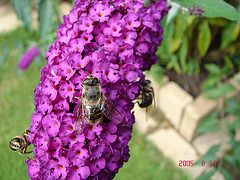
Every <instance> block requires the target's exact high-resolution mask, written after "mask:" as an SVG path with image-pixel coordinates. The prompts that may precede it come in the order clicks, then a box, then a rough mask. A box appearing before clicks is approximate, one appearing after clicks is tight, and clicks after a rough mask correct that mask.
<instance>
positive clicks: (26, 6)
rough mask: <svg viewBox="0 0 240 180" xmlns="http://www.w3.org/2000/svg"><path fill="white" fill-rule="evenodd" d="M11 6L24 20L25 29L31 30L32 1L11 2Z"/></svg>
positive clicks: (15, 0) (12, 0)
mask: <svg viewBox="0 0 240 180" xmlns="http://www.w3.org/2000/svg"><path fill="white" fill-rule="evenodd" d="M11 4H12V5H13V8H14V10H15V12H16V14H17V16H18V18H19V19H21V20H22V22H23V25H24V27H26V28H27V29H28V30H31V22H32V16H31V1H30V0H11Z"/></svg>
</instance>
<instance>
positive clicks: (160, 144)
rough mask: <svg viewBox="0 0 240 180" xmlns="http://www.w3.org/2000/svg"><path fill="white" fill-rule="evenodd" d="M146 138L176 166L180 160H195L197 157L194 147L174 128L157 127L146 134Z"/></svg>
mask: <svg viewBox="0 0 240 180" xmlns="http://www.w3.org/2000/svg"><path fill="white" fill-rule="evenodd" d="M147 139H148V140H149V141H151V142H152V143H153V144H154V145H155V146H156V147H157V148H158V149H159V150H161V151H162V152H163V154H164V155H165V156H166V157H168V158H169V159H171V160H172V161H173V163H174V164H175V165H176V166H178V165H179V161H180V160H193V161H196V160H197V159H198V158H199V156H198V155H197V153H196V151H195V150H194V148H193V147H192V146H191V145H190V144H189V143H188V142H187V141H186V139H184V138H183V137H181V136H179V134H178V133H177V131H176V130H175V129H174V128H168V129H159V130H158V131H155V132H153V133H152V134H149V135H147Z"/></svg>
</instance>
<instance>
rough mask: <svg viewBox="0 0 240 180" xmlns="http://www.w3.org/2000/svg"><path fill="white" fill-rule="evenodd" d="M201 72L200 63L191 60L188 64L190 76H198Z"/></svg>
mask: <svg viewBox="0 0 240 180" xmlns="http://www.w3.org/2000/svg"><path fill="white" fill-rule="evenodd" d="M199 72H200V67H199V63H198V62H197V60H196V59H191V58H189V60H188V62H187V74H188V75H192V74H194V75H198V74H199Z"/></svg>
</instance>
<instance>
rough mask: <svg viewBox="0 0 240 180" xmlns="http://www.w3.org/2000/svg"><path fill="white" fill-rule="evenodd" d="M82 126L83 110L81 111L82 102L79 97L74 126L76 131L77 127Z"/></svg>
mask: <svg viewBox="0 0 240 180" xmlns="http://www.w3.org/2000/svg"><path fill="white" fill-rule="evenodd" d="M80 126H81V127H83V126H84V111H83V104H82V99H80V103H79V107H78V111H77V126H76V131H77V132H78V131H79V127H80Z"/></svg>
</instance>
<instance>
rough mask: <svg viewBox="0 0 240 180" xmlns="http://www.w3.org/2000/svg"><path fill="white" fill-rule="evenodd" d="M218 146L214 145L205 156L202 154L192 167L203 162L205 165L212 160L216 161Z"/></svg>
mask: <svg viewBox="0 0 240 180" xmlns="http://www.w3.org/2000/svg"><path fill="white" fill-rule="evenodd" d="M220 146H221V145H220V144H218V145H215V146H213V147H211V148H210V149H209V150H208V152H207V153H206V154H204V155H203V156H202V157H201V158H200V159H199V160H197V161H196V162H195V163H194V165H201V163H202V161H204V162H205V164H209V163H210V161H211V160H212V161H213V160H217V156H216V153H217V152H218V150H219V148H220Z"/></svg>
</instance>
